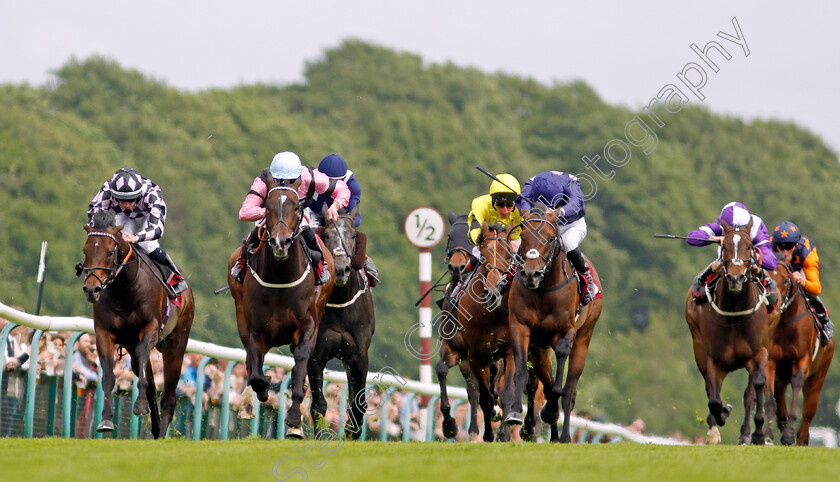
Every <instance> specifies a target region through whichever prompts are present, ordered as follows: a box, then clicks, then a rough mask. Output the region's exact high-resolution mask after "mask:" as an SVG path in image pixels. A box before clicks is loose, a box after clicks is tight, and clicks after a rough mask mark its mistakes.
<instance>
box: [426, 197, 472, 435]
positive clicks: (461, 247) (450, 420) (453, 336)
mask: <svg viewBox="0 0 840 482" xmlns="http://www.w3.org/2000/svg"><path fill="white" fill-rule="evenodd" d="M447 218H448V220H449V225H450V229H449V235H448V236H447V242H446V262H447V271H448V272H449V275H450V276H449V283H448V285H447V287H446V289H445V290H444V296H443V300H441V301H442V303H441V305H440V309H441V312H440V315H439V317H440V323H439V324H438V331H439V333H438V335H439V336H440V361H439V362H438V363H437V364H436V365H435V374H436V375H437V378H438V383H439V384H440V413H441V415H443V422H442V429H443V435H444V436H445V437H446V438H455V437H456V436H457V435H458V424H457V422H456V421H455V418H454V417H453V416H452V414H451V412H450V410H451V405H450V403H449V395H448V393H447V389H446V378H447V375H448V374H449V370H450V369H451V368H452V367H454V366H455V365H458V369H459V370H460V371H461V375H463V377H464V380H465V381H466V384H467V387H466V388H467V399H468V400H469V402H470V429H469V433H470V435H469V440H470V441H472V442H477V441H478V440H479V430H478V397H479V395H478V382H477V381H476V379H475V375H473V373H472V370H470V364H469V361H468V360H469V354H468V352H467V344H466V342H465V341H464V337H463V335H462V333H461V327H460V325H459V324H458V316H457V309H458V307H457V306H456V303H455V300H454V299H452V297H451V296H452V294H451V292H452V290H454V289H455V287H456V286H457V285H458V283H459V282H460V281H461V279H462V277H463V276H465V275H466V274H467V263H468V262H469V260H470V253H471V250H472V244H471V243H470V241H469V237H468V233H469V224H468V223H467V215H466V214H461V215H457V214H455V213H454V212H452V211H449V215H448V216H447Z"/></svg>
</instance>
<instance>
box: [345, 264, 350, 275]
mask: <svg viewBox="0 0 840 482" xmlns="http://www.w3.org/2000/svg"><path fill="white" fill-rule="evenodd" d="M344 274H350V266H349V265H348V266H345V267H344Z"/></svg>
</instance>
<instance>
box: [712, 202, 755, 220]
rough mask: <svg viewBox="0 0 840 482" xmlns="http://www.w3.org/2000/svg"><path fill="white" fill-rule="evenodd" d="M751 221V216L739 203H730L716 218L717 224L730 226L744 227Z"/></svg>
mask: <svg viewBox="0 0 840 482" xmlns="http://www.w3.org/2000/svg"><path fill="white" fill-rule="evenodd" d="M751 219H752V214H750V210H749V209H747V207H746V206H744V205H743V204H741V203H739V202H731V203H729V204H727V205H726V206H724V207H723V209H722V210H721V211H720V216H719V217H718V222H719V223H723V222H724V221H726V224H728V225H730V226H746V225H747V224H749V222H750V220H751Z"/></svg>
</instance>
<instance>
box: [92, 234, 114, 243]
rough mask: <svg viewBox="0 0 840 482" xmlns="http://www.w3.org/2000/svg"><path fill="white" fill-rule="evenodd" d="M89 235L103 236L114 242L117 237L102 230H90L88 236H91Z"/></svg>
mask: <svg viewBox="0 0 840 482" xmlns="http://www.w3.org/2000/svg"><path fill="white" fill-rule="evenodd" d="M91 236H105V237H106V238H111V239H113V240H114V242H115V243H116V242H117V238H116V237H114V235H113V234H111V233H106V232H104V231H91V232H89V233H88V237H91Z"/></svg>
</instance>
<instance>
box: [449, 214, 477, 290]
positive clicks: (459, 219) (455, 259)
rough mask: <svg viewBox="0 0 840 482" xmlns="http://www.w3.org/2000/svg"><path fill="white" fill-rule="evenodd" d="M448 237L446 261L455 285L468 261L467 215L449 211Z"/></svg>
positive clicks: (465, 268) (462, 274)
mask: <svg viewBox="0 0 840 482" xmlns="http://www.w3.org/2000/svg"><path fill="white" fill-rule="evenodd" d="M448 218H449V225H450V226H451V227H450V229H449V237H448V238H447V240H446V260H447V269H448V270H449V276H450V277H451V278H452V281H451V282H452V283H457V282H458V281H460V280H461V277H462V276H464V273H466V271H467V263H468V262H469V260H470V251H471V249H470V238H469V231H470V229H469V225H468V224H467V215H466V214H461V215H457V214H455V213H454V212H452V211H449V216H448Z"/></svg>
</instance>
